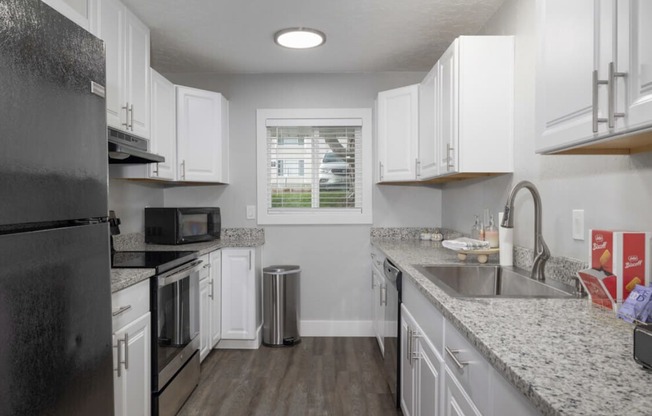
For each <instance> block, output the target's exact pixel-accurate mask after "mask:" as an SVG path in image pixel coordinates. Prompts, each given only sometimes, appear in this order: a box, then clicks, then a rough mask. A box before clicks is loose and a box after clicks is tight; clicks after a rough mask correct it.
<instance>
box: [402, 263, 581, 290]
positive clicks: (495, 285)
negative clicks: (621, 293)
mask: <svg viewBox="0 0 652 416" xmlns="http://www.w3.org/2000/svg"><path fill="white" fill-rule="evenodd" d="M414 267H415V268H416V269H417V270H419V271H420V272H421V273H423V275H424V276H426V277H427V278H428V279H429V280H430V281H431V282H433V283H434V284H436V285H437V286H439V287H440V288H441V289H442V290H443V291H444V292H446V293H447V294H448V295H450V296H452V297H456V298H499V297H500V298H572V297H575V290H574V288H573V287H571V286H568V285H565V284H563V283H560V282H557V281H551V280H550V279H548V280H547V281H545V282H541V281H538V280H534V279H532V278H531V277H530V276H529V272H527V271H525V270H520V269H516V268H513V267H501V266H495V265H436V266H427V265H414Z"/></svg>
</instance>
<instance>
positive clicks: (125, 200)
mask: <svg viewBox="0 0 652 416" xmlns="http://www.w3.org/2000/svg"><path fill="white" fill-rule="evenodd" d="M112 171H113V169H112V168H109V175H112V174H113V172H112ZM163 196H164V194H163V188H161V186H160V185H157V184H149V183H143V182H132V181H126V180H123V179H110V180H109V209H111V210H114V211H115V215H116V216H117V217H118V218H120V220H121V221H122V224H121V225H120V231H121V232H122V234H129V233H142V232H144V231H145V229H144V224H145V217H144V212H143V209H144V208H145V207H157V206H158V207H162V206H163Z"/></svg>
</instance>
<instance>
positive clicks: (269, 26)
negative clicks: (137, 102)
mask: <svg viewBox="0 0 652 416" xmlns="http://www.w3.org/2000/svg"><path fill="white" fill-rule="evenodd" d="M123 1H124V3H125V4H126V5H127V7H129V9H131V10H132V11H133V12H134V13H135V14H136V15H137V16H138V17H139V18H140V19H142V20H143V21H144V22H145V24H147V26H149V27H150V29H151V40H152V67H154V68H155V69H157V70H158V71H160V72H217V73H299V72H300V73H326V72H330V73H333V72H382V71H427V70H429V69H430V68H431V67H432V65H433V64H434V63H435V62H436V61H437V59H438V58H439V56H440V55H441V54H442V53H443V52H444V50H445V49H446V47H447V46H448V45H449V44H450V43H451V41H452V40H453V39H454V38H455V37H457V36H459V35H474V34H476V33H477V32H478V31H479V30H480V29H481V28H482V26H483V25H484V24H485V22H486V21H487V20H488V19H489V18H490V17H491V16H492V15H493V13H494V12H495V11H496V10H497V9H498V7H499V6H500V5H501V4H502V3H503V1H504V0H123ZM298 26H303V27H311V28H314V29H318V30H321V31H323V32H324V33H326V37H327V40H326V43H325V44H324V45H323V46H321V47H319V48H316V49H311V50H302V51H301V50H291V49H285V48H281V47H279V46H277V45H276V44H275V43H274V41H273V35H274V33H275V32H276V31H278V30H280V29H283V28H287V27H298Z"/></svg>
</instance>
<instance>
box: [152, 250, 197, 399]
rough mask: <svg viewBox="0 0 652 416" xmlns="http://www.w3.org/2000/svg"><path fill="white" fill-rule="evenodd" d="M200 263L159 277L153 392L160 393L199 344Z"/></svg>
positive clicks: (195, 262) (157, 281)
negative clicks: (154, 390) (158, 391)
mask: <svg viewBox="0 0 652 416" xmlns="http://www.w3.org/2000/svg"><path fill="white" fill-rule="evenodd" d="M200 265H201V260H195V261H193V262H191V263H190V264H188V265H184V266H181V267H180V268H177V269H175V270H172V271H170V272H167V273H165V274H162V275H159V276H157V277H156V278H155V279H156V326H155V328H153V331H155V332H156V333H155V335H156V338H155V339H156V342H154V343H152V344H153V349H154V354H153V357H154V358H155V360H156V361H155V365H154V366H152V371H153V372H154V380H156V381H155V383H154V386H153V387H154V388H155V389H156V390H161V389H162V388H163V387H164V386H165V385H166V384H167V383H168V381H170V380H171V379H172V377H173V376H174V374H176V372H177V371H178V370H179V369H180V368H181V367H182V366H183V365H184V364H185V362H186V361H187V360H188V358H190V356H191V355H192V353H193V352H194V351H195V350H196V349H198V344H199V337H198V335H199V269H200Z"/></svg>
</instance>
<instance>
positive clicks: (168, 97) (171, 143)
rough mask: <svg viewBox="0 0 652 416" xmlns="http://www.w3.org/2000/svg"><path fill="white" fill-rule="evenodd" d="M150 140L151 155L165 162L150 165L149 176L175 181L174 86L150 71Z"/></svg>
mask: <svg viewBox="0 0 652 416" xmlns="http://www.w3.org/2000/svg"><path fill="white" fill-rule="evenodd" d="M150 104H151V106H150V107H151V108H150V109H151V122H150V127H151V136H150V137H151V138H150V141H149V144H150V150H151V152H152V153H156V154H159V155H161V156H163V157H165V162H162V163H152V164H151V165H150V167H149V169H150V176H151V177H153V178H159V179H169V180H175V179H176V175H177V132H176V99H175V96H174V84H172V83H171V82H170V81H168V80H167V79H165V78H164V77H163V76H162V75H161V74H159V73H158V72H156V71H154V70H153V69H152V70H151V103H150Z"/></svg>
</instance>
